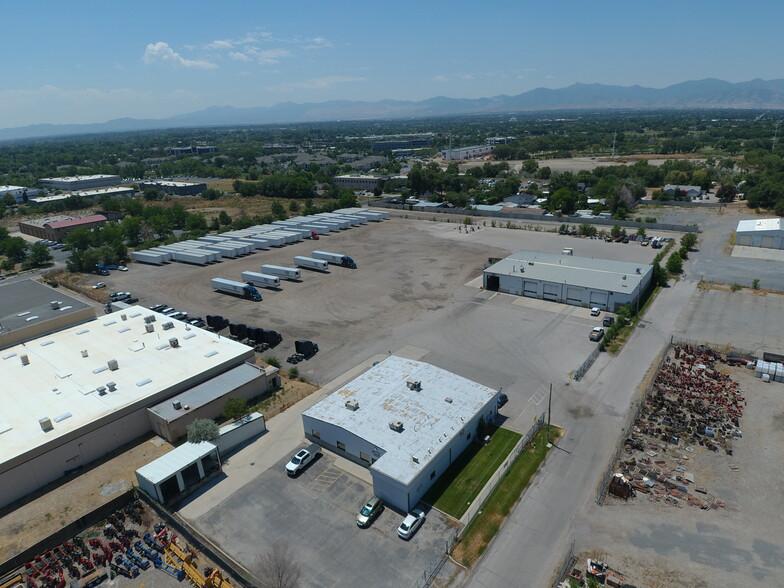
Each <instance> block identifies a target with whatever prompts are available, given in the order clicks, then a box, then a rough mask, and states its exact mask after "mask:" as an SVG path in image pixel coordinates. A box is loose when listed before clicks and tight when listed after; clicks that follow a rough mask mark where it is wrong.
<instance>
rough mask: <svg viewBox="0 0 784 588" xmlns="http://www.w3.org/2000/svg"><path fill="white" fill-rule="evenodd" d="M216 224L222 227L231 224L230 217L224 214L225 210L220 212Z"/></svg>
mask: <svg viewBox="0 0 784 588" xmlns="http://www.w3.org/2000/svg"><path fill="white" fill-rule="evenodd" d="M218 222H219V223H220V224H222V225H223V226H229V225H230V224H231V217H230V216H229V215H228V214H226V211H225V210H221V211H220V214H219V215H218Z"/></svg>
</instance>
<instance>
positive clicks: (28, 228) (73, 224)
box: [19, 214, 109, 242]
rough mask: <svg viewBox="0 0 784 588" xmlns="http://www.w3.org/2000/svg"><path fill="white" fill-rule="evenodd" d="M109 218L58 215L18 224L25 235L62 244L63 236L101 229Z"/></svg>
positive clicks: (96, 215)
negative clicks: (95, 228)
mask: <svg viewBox="0 0 784 588" xmlns="http://www.w3.org/2000/svg"><path fill="white" fill-rule="evenodd" d="M107 222H109V218H108V217H107V216H106V215H105V214H91V215H89V216H83V217H77V218H73V217H70V216H67V215H59V216H57V217H54V218H42V219H34V220H29V221H21V222H20V223H19V231H20V232H21V233H23V234H25V235H32V236H33V237H38V238H39V239H48V240H50V241H58V242H62V240H63V239H64V238H65V236H66V235H67V234H68V233H70V232H71V231H75V230H76V229H92V228H93V227H102V226H104V225H105V224H106V223H107Z"/></svg>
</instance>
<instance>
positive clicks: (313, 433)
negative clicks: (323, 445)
mask: <svg viewBox="0 0 784 588" xmlns="http://www.w3.org/2000/svg"><path fill="white" fill-rule="evenodd" d="M310 434H311V435H313V436H314V437H315V438H316V439H321V433H319V432H318V431H317V430H316V429H313V430H312V431H311V432H310Z"/></svg>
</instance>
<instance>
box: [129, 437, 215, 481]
mask: <svg viewBox="0 0 784 588" xmlns="http://www.w3.org/2000/svg"><path fill="white" fill-rule="evenodd" d="M216 449H217V448H216V446H215V445H214V444H212V443H210V442H209V441H202V442H201V443H183V444H182V445H180V446H179V447H177V448H175V449H172V450H171V451H170V452H169V453H167V454H165V455H162V456H160V457H159V458H158V459H156V460H154V461H151V462H150V463H148V464H147V465H144V466H142V467H140V468H139V469H138V470H136V475H137V476H141V477H142V478H144V479H145V480H149V481H150V482H152V483H153V484H160V483H161V482H163V481H164V480H167V479H168V478H171V477H172V476H173V475H174V474H176V473H177V472H179V471H182V470H184V469H185V468H187V467H188V466H189V465H191V464H192V463H196V461H197V460H199V459H202V458H203V457H206V456H208V455H209V454H210V453H212V452H214V451H215V450H216Z"/></svg>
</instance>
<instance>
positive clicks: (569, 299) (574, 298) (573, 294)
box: [566, 287, 583, 306]
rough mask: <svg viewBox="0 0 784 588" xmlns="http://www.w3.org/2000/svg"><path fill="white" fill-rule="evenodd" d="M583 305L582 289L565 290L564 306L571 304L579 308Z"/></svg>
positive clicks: (570, 288) (569, 288) (568, 288)
mask: <svg viewBox="0 0 784 588" xmlns="http://www.w3.org/2000/svg"><path fill="white" fill-rule="evenodd" d="M582 303H583V289H582V288H572V287H567V288H566V304H573V305H574V306H580V305H581V304H582Z"/></svg>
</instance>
